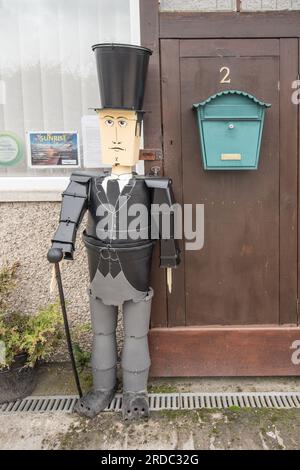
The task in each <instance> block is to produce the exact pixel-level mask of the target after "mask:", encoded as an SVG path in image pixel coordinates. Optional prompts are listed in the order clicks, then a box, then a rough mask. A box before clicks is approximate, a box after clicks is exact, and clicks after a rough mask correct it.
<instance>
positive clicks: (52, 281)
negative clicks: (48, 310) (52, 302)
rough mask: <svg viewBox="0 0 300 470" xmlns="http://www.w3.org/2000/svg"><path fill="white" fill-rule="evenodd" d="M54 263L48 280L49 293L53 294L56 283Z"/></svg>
mask: <svg viewBox="0 0 300 470" xmlns="http://www.w3.org/2000/svg"><path fill="white" fill-rule="evenodd" d="M55 281H56V275H55V265H54V264H53V266H52V272H51V280H50V286H49V287H50V294H53V292H54V289H55V285H56V282H55Z"/></svg>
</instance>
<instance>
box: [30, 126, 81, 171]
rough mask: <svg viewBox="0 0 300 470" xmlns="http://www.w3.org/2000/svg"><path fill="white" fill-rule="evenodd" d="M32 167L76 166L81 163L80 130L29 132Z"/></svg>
mask: <svg viewBox="0 0 300 470" xmlns="http://www.w3.org/2000/svg"><path fill="white" fill-rule="evenodd" d="M27 144H28V159H29V162H28V163H29V166H30V167H31V168H67V167H68V168H74V167H78V166H79V165H80V155H79V148H80V147H79V136H78V132H28V140H27Z"/></svg>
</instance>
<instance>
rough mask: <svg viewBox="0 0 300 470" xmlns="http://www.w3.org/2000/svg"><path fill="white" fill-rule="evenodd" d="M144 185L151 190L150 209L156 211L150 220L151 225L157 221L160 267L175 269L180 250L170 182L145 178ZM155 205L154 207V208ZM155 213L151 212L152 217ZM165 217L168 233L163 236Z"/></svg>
mask: <svg viewBox="0 0 300 470" xmlns="http://www.w3.org/2000/svg"><path fill="white" fill-rule="evenodd" d="M145 182H146V185H147V186H148V187H149V188H151V189H152V194H153V197H152V204H153V206H152V207H156V210H157V211H158V212H157V213H156V215H157V217H156V218H155V217H154V218H152V219H153V223H156V222H155V220H158V221H159V227H158V232H159V237H160V267H161V268H176V266H177V265H178V264H179V263H180V250H179V247H178V243H177V240H176V239H175V238H174V235H175V213H174V208H173V204H175V198H174V194H173V190H172V181H171V180H170V179H169V178H161V177H149V178H148V177H147V178H146V179H145ZM154 205H155V206H154ZM154 212H155V211H152V215H155V214H154ZM164 214H165V215H166V216H167V217H168V218H169V223H170V231H169V233H168V234H167V236H166V235H165V236H164V233H163V227H162V224H163V222H162V216H163V215H164Z"/></svg>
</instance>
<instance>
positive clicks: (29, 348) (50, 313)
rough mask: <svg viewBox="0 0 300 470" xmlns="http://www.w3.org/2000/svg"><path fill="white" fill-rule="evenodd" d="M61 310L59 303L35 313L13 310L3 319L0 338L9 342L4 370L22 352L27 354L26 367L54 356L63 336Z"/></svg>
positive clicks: (5, 343)
mask: <svg viewBox="0 0 300 470" xmlns="http://www.w3.org/2000/svg"><path fill="white" fill-rule="evenodd" d="M61 323H62V319H61V313H60V309H59V305H58V304H51V305H48V306H47V307H45V308H41V309H40V310H39V311H38V312H37V313H36V314H35V315H24V314H20V313H11V314H7V315H3V316H2V317H1V318H0V341H3V344H4V345H5V358H4V362H3V363H2V364H0V369H1V368H5V367H10V366H11V365H12V364H13V362H14V358H15V356H16V355H18V354H22V353H26V355H27V360H26V366H30V367H33V366H34V365H35V363H36V361H37V360H40V359H44V360H47V359H49V358H50V356H51V354H52V353H53V351H54V350H55V347H56V345H57V342H58V340H59V339H60V337H61Z"/></svg>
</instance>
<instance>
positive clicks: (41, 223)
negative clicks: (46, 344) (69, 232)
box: [0, 202, 89, 358]
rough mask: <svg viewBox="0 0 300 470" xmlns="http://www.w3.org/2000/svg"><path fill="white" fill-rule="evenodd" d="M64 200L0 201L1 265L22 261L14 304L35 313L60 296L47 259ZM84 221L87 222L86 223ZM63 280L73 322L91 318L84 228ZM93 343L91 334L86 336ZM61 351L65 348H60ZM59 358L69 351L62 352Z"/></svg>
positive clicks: (74, 323) (86, 340) (67, 262)
mask: <svg viewBox="0 0 300 470" xmlns="http://www.w3.org/2000/svg"><path fill="white" fill-rule="evenodd" d="M59 211H60V203H51V202H49V203H41V202H39V203H34V202H28V203H15V202H14V203H10V202H9V203H1V204H0V266H1V265H3V263H5V262H7V263H9V264H11V263H13V262H14V261H19V262H20V264H21V266H20V268H19V270H18V284H17V287H16V289H15V290H14V291H13V293H12V295H11V302H10V304H11V308H13V309H14V310H17V311H20V312H24V313H28V314H32V313H34V312H36V311H37V310H38V308H39V307H42V306H45V305H47V304H49V303H50V302H54V301H56V300H57V299H58V291H57V288H56V285H55V283H54V286H55V289H54V291H53V293H50V281H51V278H52V266H51V265H50V264H49V263H48V261H47V258H46V256H47V251H48V248H49V247H50V244H51V237H52V235H53V233H54V231H55V229H56V227H57V224H58V219H59ZM83 225H84V223H83ZM61 265H62V266H61V270H62V277H63V284H64V288H65V296H66V300H67V310H68V315H69V318H70V320H71V325H72V327H73V328H74V327H75V325H80V324H83V323H86V322H87V321H89V306H88V295H87V286H88V268H87V261H86V254H85V249H84V246H83V243H82V240H81V231H80V232H79V233H78V237H77V249H76V253H75V261H73V262H72V261H63V262H62V263H61ZM83 341H84V343H87V345H88V344H89V335H88V334H87V335H86V337H85V338H84V339H83ZM60 353H61V351H60ZM57 357H58V358H66V355H61V354H58V356H57Z"/></svg>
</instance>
